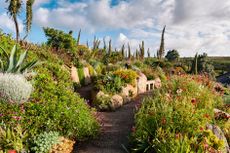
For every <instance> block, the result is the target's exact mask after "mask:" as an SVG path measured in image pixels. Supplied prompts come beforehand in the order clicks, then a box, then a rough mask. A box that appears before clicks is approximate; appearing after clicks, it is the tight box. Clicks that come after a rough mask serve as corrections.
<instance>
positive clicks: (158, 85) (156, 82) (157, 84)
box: [154, 78, 162, 89]
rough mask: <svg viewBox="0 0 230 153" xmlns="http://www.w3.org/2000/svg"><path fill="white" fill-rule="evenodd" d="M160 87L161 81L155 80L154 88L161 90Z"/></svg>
mask: <svg viewBox="0 0 230 153" xmlns="http://www.w3.org/2000/svg"><path fill="white" fill-rule="evenodd" d="M161 86H162V84H161V79H160V78H157V79H155V84H154V87H155V88H156V89H159V88H161Z"/></svg>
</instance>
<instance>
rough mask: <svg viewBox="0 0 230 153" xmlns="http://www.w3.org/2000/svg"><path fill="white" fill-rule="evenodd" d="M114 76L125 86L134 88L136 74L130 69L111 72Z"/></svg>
mask: <svg viewBox="0 0 230 153" xmlns="http://www.w3.org/2000/svg"><path fill="white" fill-rule="evenodd" d="M113 74H114V75H115V76H118V77H120V78H121V79H122V81H124V82H125V83H127V84H131V85H133V86H136V79H137V73H136V72H135V71H133V70H131V69H119V70H116V71H115V72H113Z"/></svg>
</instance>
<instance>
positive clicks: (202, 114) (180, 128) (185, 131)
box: [132, 77, 223, 152]
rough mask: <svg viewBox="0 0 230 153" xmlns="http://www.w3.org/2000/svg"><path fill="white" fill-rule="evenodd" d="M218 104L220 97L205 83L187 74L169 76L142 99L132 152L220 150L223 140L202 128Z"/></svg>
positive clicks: (208, 121) (210, 119) (210, 118)
mask: <svg viewBox="0 0 230 153" xmlns="http://www.w3.org/2000/svg"><path fill="white" fill-rule="evenodd" d="M220 104H222V99H221V97H219V96H217V95H216V94H215V93H213V92H212V91H210V90H209V88H207V87H206V86H203V85H201V84H199V83H197V82H196V81H194V80H192V79H191V78H190V77H173V78H172V79H170V80H169V81H168V82H167V83H166V84H165V85H164V86H163V87H162V88H161V89H158V90H155V91H154V94H153V96H152V97H149V98H146V99H145V100H144V101H143V102H142V106H141V108H140V109H139V111H138V113H137V114H136V117H135V123H136V124H135V128H134V129H135V131H134V132H133V134H132V138H133V152H168V151H170V152H178V151H179V152H205V150H206V149H207V148H204V146H207V147H208V148H212V149H214V150H216V151H221V149H223V142H222V141H220V140H219V139H217V137H215V136H214V135H213V133H211V134H210V133H207V131H206V130H205V127H206V124H207V123H212V122H213V121H214V112H213V109H214V107H215V106H217V105H220ZM207 141H208V142H210V143H208V142H207ZM207 143H208V144H207Z"/></svg>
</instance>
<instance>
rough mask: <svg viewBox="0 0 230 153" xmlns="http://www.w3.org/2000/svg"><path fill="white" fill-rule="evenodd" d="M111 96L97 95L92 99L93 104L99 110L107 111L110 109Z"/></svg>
mask: <svg viewBox="0 0 230 153" xmlns="http://www.w3.org/2000/svg"><path fill="white" fill-rule="evenodd" d="M110 100H111V97H110V96H105V95H101V96H97V97H96V99H95V100H94V101H93V106H94V107H96V108H97V109H98V110H100V111H108V110H110V109H111V107H110V106H111V101H110Z"/></svg>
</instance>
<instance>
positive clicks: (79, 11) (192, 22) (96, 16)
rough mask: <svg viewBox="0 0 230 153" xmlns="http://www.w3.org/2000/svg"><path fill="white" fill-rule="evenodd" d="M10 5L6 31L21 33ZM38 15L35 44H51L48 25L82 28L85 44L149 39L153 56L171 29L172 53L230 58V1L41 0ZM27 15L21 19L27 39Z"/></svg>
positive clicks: (168, 45) (0, 9)
mask: <svg viewBox="0 0 230 153" xmlns="http://www.w3.org/2000/svg"><path fill="white" fill-rule="evenodd" d="M23 1H26V0H23ZM6 7H7V5H6V4H5V0H0V29H2V30H3V31H4V32H5V33H12V34H13V35H15V34H14V33H15V32H14V31H15V30H14V24H13V22H12V20H11V19H10V18H9V17H8V15H7V14H6ZM22 12H25V8H23V10H22ZM33 12H34V16H33V25H32V31H31V33H30V35H29V37H28V41H31V42H34V43H42V42H45V41H46V37H45V35H44V32H43V30H42V27H53V28H57V29H60V30H64V31H66V32H68V31H70V30H73V31H74V36H75V37H76V36H77V33H78V31H79V29H82V38H81V43H82V44H85V43H86V41H87V40H88V41H89V42H91V43H92V40H93V38H94V36H97V37H98V38H99V39H103V38H104V37H105V38H106V40H107V41H108V40H109V39H112V42H113V46H114V48H115V47H116V48H120V47H121V45H122V44H126V45H127V43H130V45H131V47H132V49H133V50H134V49H136V48H138V46H139V44H140V43H141V41H142V40H144V41H145V46H146V47H145V48H146V49H147V48H150V51H151V55H152V56H153V55H154V54H156V51H157V49H159V46H160V38H161V32H162V29H163V27H164V25H166V33H165V49H166V51H168V50H172V49H176V50H178V52H179V53H180V55H181V56H194V55H195V54H196V52H198V53H203V52H206V53H208V55H209V56H230V1H229V0H35V4H34V6H33ZM24 16H25V15H24V13H22V14H21V15H20V16H19V25H20V32H21V35H22V37H23V35H24V32H23V29H24V28H25V27H24V26H23V22H24Z"/></svg>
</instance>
